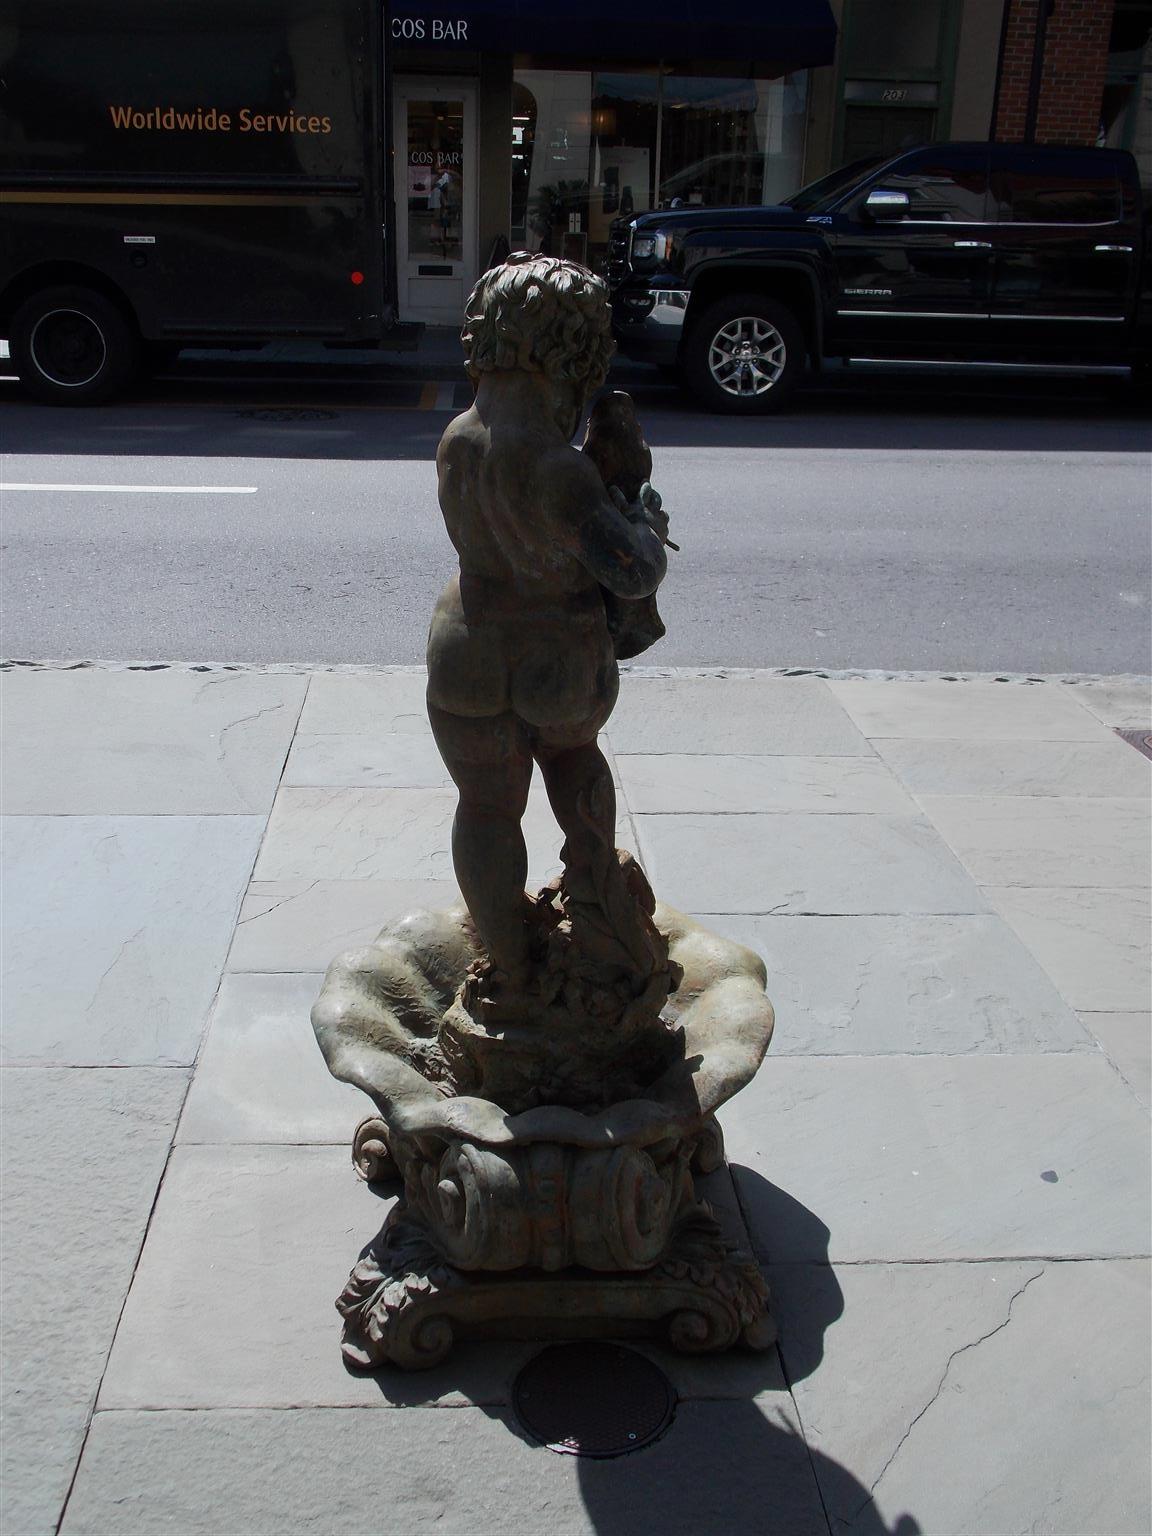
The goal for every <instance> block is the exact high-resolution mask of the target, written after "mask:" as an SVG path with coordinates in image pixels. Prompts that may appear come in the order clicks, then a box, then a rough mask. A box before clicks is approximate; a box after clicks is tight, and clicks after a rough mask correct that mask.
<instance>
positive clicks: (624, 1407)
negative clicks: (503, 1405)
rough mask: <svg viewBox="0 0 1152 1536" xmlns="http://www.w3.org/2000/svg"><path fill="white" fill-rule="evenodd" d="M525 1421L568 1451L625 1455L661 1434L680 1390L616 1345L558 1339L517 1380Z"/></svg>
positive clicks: (516, 1401) (537, 1435)
mask: <svg viewBox="0 0 1152 1536" xmlns="http://www.w3.org/2000/svg"><path fill="white" fill-rule="evenodd" d="M512 1406H513V1409H514V1410H515V1413H516V1417H517V1418H518V1419H519V1420H520V1423H521V1425H522V1427H523V1428H524V1429H525V1430H526V1431H527V1433H528V1434H529V1435H530V1436H531V1437H532V1439H533V1440H537V1441H539V1442H540V1444H541V1445H546V1446H547V1447H548V1449H549V1450H550V1451H556V1452H558V1453H559V1454H560V1455H564V1456H597V1457H609V1456H627V1455H628V1454H629V1452H631V1451H638V1450H640V1449H641V1448H642V1447H643V1446H646V1445H651V1444H652V1442H653V1441H654V1440H658V1439H659V1438H660V1436H661V1435H662V1434H663V1433H664V1431H665V1430H666V1429H667V1428H668V1426H669V1424H671V1422H672V1415H673V1413H674V1412H675V1408H676V1394H675V1392H673V1390H672V1383H671V1382H670V1381H669V1380H668V1378H667V1376H665V1375H664V1372H663V1371H661V1370H660V1369H659V1368H658V1367H657V1366H655V1365H653V1364H652V1362H651V1360H648V1359H647V1358H646V1357H645V1356H644V1355H641V1354H638V1353H637V1352H636V1350H634V1349H625V1348H623V1347H622V1346H621V1345H619V1344H556V1345H553V1346H552V1347H551V1348H549V1349H545V1350H542V1351H541V1353H540V1354H538V1355H537V1356H536V1357H535V1358H534V1359H533V1360H530V1361H529V1362H528V1364H527V1365H526V1366H525V1367H524V1369H523V1370H522V1371H521V1372H520V1374H519V1375H518V1376H517V1377H516V1380H515V1382H514V1383H513V1386H512Z"/></svg>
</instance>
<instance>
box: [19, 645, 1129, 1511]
mask: <svg viewBox="0 0 1152 1536" xmlns="http://www.w3.org/2000/svg"><path fill="white" fill-rule="evenodd" d="M422 694H423V678H422V675H421V674H420V673H419V672H416V671H413V670H404V669H398V670H381V671H377V672H372V671H353V670H351V669H345V670H335V671H328V672H321V671H317V672H314V673H311V674H308V673H306V672H303V671H295V670H292V669H289V668H267V669H259V668H244V669H236V670H227V669H224V668H220V667H214V668H211V669H206V670H201V671H197V670H196V669H193V668H189V667H183V666H175V667H172V668H168V669H165V670H156V671H148V670H131V669H126V668H112V667H108V668H100V667H94V668H85V669H80V670H67V669H66V668H65V667H60V668H53V667H50V666H45V667H43V668H36V669H17V670H14V671H12V672H10V673H9V674H8V675H7V676H6V678H5V679H4V701H5V702H4V725H5V736H6V745H5V767H4V805H3V809H4V811H5V813H6V817H7V819H6V822H5V862H6V868H7V873H6V889H5V898H6V899H5V903H4V915H5V926H6V933H5V957H6V966H7V971H6V976H5V992H4V1002H5V1012H6V1015H7V1017H6V1024H5V1039H6V1047H7V1052H6V1056H5V1061H6V1063H7V1068H6V1070H5V1072H4V1073H3V1079H4V1083H3V1109H4V1147H5V1151H4V1168H3V1175H4V1197H5V1203H6V1206H7V1230H6V1236H5V1251H4V1271H5V1308H4V1325H5V1331H6V1353H5V1360H4V1374H5V1391H6V1394H7V1397H8V1404H7V1407H6V1427H5V1437H4V1452H5V1462H6V1465H5V1469H4V1486H5V1494H4V1516H3V1529H4V1532H5V1536H40V1533H47V1532H52V1531H54V1530H55V1529H56V1528H57V1522H58V1521H59V1520H60V1516H61V1510H62V1509H63V1508H64V1506H65V1503H67V1507H66V1511H65V1513H64V1517H63V1524H62V1526H61V1529H62V1531H63V1533H64V1536H113V1533H115V1536H145V1533H147V1536H152V1533H158V1532H161V1531H163V1532H169V1533H173V1536H201V1533H203V1536H297V1533H308V1536H368V1533H373V1536H375V1533H378V1532H380V1531H382V1530H387V1531H390V1532H393V1533H395V1536H410V1533H415V1532H422V1531H425V1530H432V1529H435V1530H436V1531H438V1532H441V1533H459V1536H503V1533H505V1532H518V1533H523V1536H544V1533H547V1536H576V1533H592V1532H595V1533H598V1536H655V1533H657V1532H659V1533H660V1536H680V1533H684V1536H713V1533H720V1532H725V1533H731V1536H808V1533H821V1536H827V1533H831V1532H835V1533H837V1536H841V1533H845V1532H852V1533H864V1536H881V1533H883V1532H888V1533H897V1536H914V1533H915V1532H916V1531H917V1530H919V1531H922V1532H923V1533H925V1536H959V1533H961V1532H963V1533H972V1536H1017V1533H1024V1532H1028V1533H1033V1532H1037V1533H1067V1536H1146V1533H1147V1531H1148V1529H1149V1521H1150V1515H1152V1511H1150V1499H1149V1478H1148V1455H1147V1450H1148V1444H1149V1422H1148V1419H1149V1412H1148V1410H1149V1273H1148V1258H1147V1255H1148V1252H1149V1176H1148V1154H1149V1114H1148V1105H1149V1018H1148V1006H1149V983H1148V961H1147V949H1146V945H1147V935H1148V920H1149V912H1148V814H1149V797H1148V788H1149V771H1150V769H1152V764H1149V763H1148V761H1147V760H1145V759H1144V758H1143V757H1142V756H1141V755H1140V753H1139V752H1138V751H1137V750H1135V749H1134V748H1133V747H1132V746H1131V745H1129V744H1128V743H1126V742H1125V741H1123V740H1121V739H1120V738H1119V737H1118V736H1117V735H1116V734H1115V732H1114V730H1113V729H1112V727H1131V728H1136V727H1141V726H1142V727H1148V726H1149V725H1150V724H1152V720H1150V718H1149V695H1148V688H1147V685H1146V684H1143V685H1142V684H1140V683H1139V682H1138V681H1136V680H1132V679H1126V680H1114V681H1112V682H1108V681H1094V682H1084V683H1070V682H1063V681H1057V680H1051V681H1039V682H1032V683H1026V682H1022V681H1021V682H993V681H990V680H989V681H964V682H947V681H943V680H932V679H910V680H883V679H874V678H849V679H823V678H820V677H816V676H800V677H790V676H783V675H775V674H768V673H743V674H731V675H721V674H707V673H701V674H699V675H695V674H691V673H676V674H665V675H660V674H658V673H656V672H655V671H652V672H644V671H643V670H641V671H638V672H636V673H634V674H631V675H629V676H628V677H626V678H625V681H624V685H623V688H622V693H621V699H620V703H619V705H618V707H617V711H616V714H615V715H614V717H613V720H612V722H611V729H610V733H609V734H610V746H611V750H612V753H613V755H614V760H615V766H616V771H617V774H618V778H619V784H620V788H621V796H620V834H619V835H620V841H621V843H622V844H623V845H626V846H629V847H631V848H633V849H634V850H637V851H638V852H639V853H640V855H641V857H642V858H643V860H644V863H645V865H646V867H647V869H648V873H649V875H650V878H651V879H652V883H653V885H654V887H655V889H656V891H657V893H658V895H659V896H660V897H661V898H662V899H663V900H664V901H666V902H668V903H670V904H672V905H674V906H679V907H681V908H683V909H684V910H686V911H689V912H691V913H693V914H697V915H702V916H704V917H705V918H706V920H707V921H708V922H709V924H711V925H712V926H714V927H715V928H717V929H718V930H720V931H722V932H724V933H728V934H731V935H732V936H733V937H735V938H738V939H740V940H742V941H744V942H747V943H748V944H751V945H752V946H754V947H755V948H756V949H758V950H759V951H760V953H761V954H763V955H764V956H765V958H766V960H767V963H768V970H769V977H770V980H769V993H770V995H771V997H772V998H773V1001H774V1003H775V1005H776V1010H777V1032H776V1038H775V1040H774V1042H773V1045H772V1049H771V1051H770V1052H769V1056H768V1059H767V1061H766V1062H765V1065H764V1067H763V1069H762V1071H761V1073H760V1074H759V1076H758V1078H757V1079H756V1080H755V1082H754V1083H753V1084H752V1085H751V1086H750V1087H749V1088H748V1089H747V1090H745V1092H744V1093H743V1094H741V1095H740V1096H739V1097H738V1098H737V1099H736V1100H735V1101H734V1102H733V1103H732V1104H731V1105H729V1107H728V1108H727V1110H726V1111H725V1112H724V1114H723V1115H722V1117H721V1118H722V1120H723V1123H724V1127H725V1131H726V1134H727V1143H728V1155H729V1158H730V1162H731V1173H732V1176H733V1178H734V1180H735V1186H736V1191H737V1193H738V1195H739V1198H740V1201H741V1204H742V1207H743V1210H744V1213H745V1215H746V1217H747V1219H748V1222H749V1226H750V1230H751V1232H752V1235H753V1239H754V1242H755V1245H756V1248H757V1253H758V1257H759V1258H760V1260H761V1262H762V1263H763V1264H764V1266H765V1267H766V1270H767V1272H768V1275H769V1278H770V1281H771V1284H772V1287H773V1290H774V1294H775V1298H776V1310H777V1314H778V1317H779V1322H780V1330H781V1347H780V1351H779V1354H777V1352H775V1351H773V1352H772V1353H771V1354H769V1355H768V1356H752V1355H732V1356H728V1357H721V1358H715V1359H709V1358H703V1359H696V1360H693V1359H689V1358H681V1357H675V1356H672V1355H671V1354H668V1353H666V1352H662V1351H659V1350H653V1351H651V1353H652V1354H653V1356H654V1358H656V1359H657V1360H658V1361H659V1362H660V1364H661V1366H662V1368H663V1369H664V1370H665V1371H666V1372H667V1373H668V1374H669V1375H670V1377H671V1378H672V1380H673V1382H674V1384H675V1386H676V1389H677V1391H678V1393H679V1395H680V1399H681V1401H680V1404H679V1407H678V1409H677V1413H676V1418H675V1421H674V1423H673V1426H672V1428H671V1430H670V1431H669V1433H668V1434H667V1435H666V1436H665V1438H664V1439H663V1440H662V1441H661V1442H659V1444H657V1445H656V1446H654V1447H652V1448H650V1449H648V1450H646V1451H643V1452H640V1453H638V1454H636V1455H634V1456H629V1457H624V1458H621V1459H618V1460H613V1461H605V1462H597V1461H589V1460H577V1459H574V1458H570V1457H562V1456H556V1455H553V1454H552V1453H550V1452H549V1451H546V1450H543V1449H539V1448H536V1447H534V1446H532V1445H530V1444H528V1443H527V1442H526V1441H525V1440H523V1439H522V1438H520V1437H519V1436H518V1434H517V1432H516V1430H515V1429H514V1427H513V1426H512V1424H511V1422H510V1412H509V1407H508V1403H509V1388H510V1384H511V1381H512V1378H513V1376H514V1375H515V1373H516V1371H517V1369H518V1368H519V1366H520V1365H521V1364H522V1363H523V1362H524V1361H525V1360H526V1359H527V1358H528V1357H529V1356H530V1355H531V1354H532V1353H533V1347H532V1346H528V1345H484V1346H481V1345H466V1346H461V1347H460V1348H458V1350H457V1351H456V1353H455V1354H454V1355H453V1356H451V1357H450V1358H449V1360H448V1361H447V1362H446V1364H444V1365H443V1366H441V1367H438V1368H437V1369H436V1370H434V1371H432V1372H430V1373H427V1374H424V1375H412V1376H406V1375H399V1374H395V1373H387V1374H381V1375H380V1376H379V1377H378V1378H373V1377H358V1376H353V1375H351V1374H349V1373H347V1372H346V1371H345V1370H344V1368H343V1367H342V1365H341V1360H340V1352H339V1319H338V1317H337V1314H336V1312H335V1310H334V1307H333V1300H334V1298H335V1297H336V1295H337V1294H338V1293H339V1291H340V1289H341V1288H342V1286H343V1284H344V1281H345V1278H346V1276H347V1272H348V1269H349V1267H350V1265H351V1263H352V1262H353V1259H354V1258H355V1255H356V1253H357V1252H358V1250H359V1248H360V1247H361V1246H362V1245H363V1244H364V1243H366V1242H367V1241H368V1239H369V1238H370V1237H371V1236H372V1235H373V1234H374V1233H375V1232H376V1230H377V1228H378V1227H379V1225H380V1222H381V1220H382V1218H383V1215H384V1212H385V1210H386V1208H387V1203H388V1201H387V1199H385V1198H381V1196H380V1195H379V1194H378V1193H377V1192H375V1191H373V1190H372V1189H369V1188H368V1187H367V1186H366V1185H363V1184H361V1183H359V1182H358V1181H357V1180H356V1178H355V1177H354V1174H353V1171H352V1168H351V1165H350V1162H349V1156H348V1145H349V1138H350V1135H351V1132H352V1130H353V1128H354V1126H355V1125H356V1123H357V1121H358V1119H359V1118H360V1117H361V1115H362V1114H363V1113H365V1112H367V1110H368V1108H369V1104H368V1101H367V1100H366V1099H364V1098H363V1097H362V1096H361V1095H359V1094H358V1093H357V1092H356V1091H355V1090H353V1089H351V1088H349V1087H346V1086H345V1085H342V1084H338V1083H336V1082H335V1081H333V1080H332V1079H331V1078H329V1076H328V1075H327V1072H326V1070H325V1068H324V1066H323V1063H322V1061H321V1058H320V1054H319V1051H318V1049H317V1048H316V1046H315V1044H314V1042H313V1040H312V1038H311V1033H310V1029H309V1025H308V1009H309V1007H310V1005H311V1002H312V1001H313V999H314V997H315V995H316V992H317V990H318V988H319V985H320V979H321V973H322V972H323V970H324V968H325V966H326V965H327V963H328V961H329V960H330V959H332V957H333V956H334V955H335V954H337V953H338V952H339V951H341V950H342V949H345V948H348V947H351V946H354V945H356V944H358V943H361V942H363V941H364V940H366V939H368V938H370V937H371V936H372V935H373V934H374V933H375V931H376V930H377V928H378V927H379V926H380V925H381V924H382V923H383V922H384V920H385V919H387V918H389V917H390V916H394V915H397V914H398V913H399V912H400V911H401V910H402V909H404V908H405V907H411V906H413V905H416V904H429V905H438V904H441V903H443V902H445V900H446V898H448V897H450V896H451V894H452V889H453V887H452V884H451V874H452V871H451V859H450V855H449V851H448V837H449V826H450V822H451V817H452V812H453V807H454V798H455V797H454V791H453V790H452V789H451V787H450V785H449V784H448V782H447V780H446V776H445V774H444V771H443V769H442V767H441V764H440V762H439V759H438V757H437V755H436V752H435V749H434V747H433V745H432V742H431V738H430V735H429V733H428V729H427V724H426V720H425V717H424V710H423V697H422ZM527 829H528V833H529V842H530V849H531V861H532V872H531V879H532V880H533V881H534V882H536V881H541V880H543V879H545V878H547V877H548V876H549V875H550V874H551V873H552V872H553V871H554V870H555V868H556V862H557V859H556V855H557V847H558V843H559V835H558V833H555V832H554V831H553V829H552V826H551V824H550V819H549V816H548V813H547V808H546V805H545V803H544V802H543V800H542V798H541V797H540V796H539V795H538V793H537V791H536V788H534V791H533V798H532V801H531V803H530V807H529V812H528V817H527ZM611 1391H612V1384H611V1382H606V1383H605V1393H606V1395H610V1394H611Z"/></svg>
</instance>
